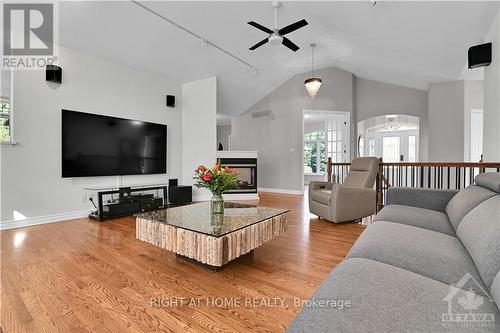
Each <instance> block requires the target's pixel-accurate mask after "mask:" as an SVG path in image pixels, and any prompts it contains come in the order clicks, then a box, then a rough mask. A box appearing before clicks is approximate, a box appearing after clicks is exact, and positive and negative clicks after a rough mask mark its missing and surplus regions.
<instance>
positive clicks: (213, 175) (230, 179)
mask: <svg viewBox="0 0 500 333" xmlns="http://www.w3.org/2000/svg"><path fill="white" fill-rule="evenodd" d="M194 180H195V184H194V185H195V186H196V187H198V188H206V189H207V190H210V192H212V194H214V195H222V193H223V192H224V191H227V190H234V189H237V188H239V186H238V174H237V173H236V172H235V171H234V169H231V168H228V167H222V166H221V165H220V164H219V163H217V164H215V166H214V167H213V168H212V169H209V168H207V167H206V166H204V165H200V166H199V167H198V169H196V170H195V177H194Z"/></svg>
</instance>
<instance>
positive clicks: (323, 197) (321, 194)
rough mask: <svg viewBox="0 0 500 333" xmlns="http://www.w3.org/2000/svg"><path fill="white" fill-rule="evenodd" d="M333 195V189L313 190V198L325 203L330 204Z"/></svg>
mask: <svg viewBox="0 0 500 333" xmlns="http://www.w3.org/2000/svg"><path fill="white" fill-rule="evenodd" d="M331 196H332V191H329V190H327V189H317V190H312V191H311V199H312V200H314V201H317V202H319V203H322V204H324V205H329V204H330V198H331Z"/></svg>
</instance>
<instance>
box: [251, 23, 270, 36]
mask: <svg viewBox="0 0 500 333" xmlns="http://www.w3.org/2000/svg"><path fill="white" fill-rule="evenodd" d="M247 23H248V24H250V25H251V26H252V27H254V28H257V29H259V30H262V31H264V32H267V33H268V34H272V33H273V31H272V30H271V29H268V28H266V27H265V26H263V25H260V24H258V23H257V22H254V21H250V22H247Z"/></svg>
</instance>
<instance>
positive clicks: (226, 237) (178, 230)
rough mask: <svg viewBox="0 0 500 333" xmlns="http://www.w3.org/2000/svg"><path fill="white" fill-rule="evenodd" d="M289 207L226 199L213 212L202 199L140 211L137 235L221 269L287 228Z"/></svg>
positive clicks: (143, 239)
mask: <svg viewBox="0 0 500 333" xmlns="http://www.w3.org/2000/svg"><path fill="white" fill-rule="evenodd" d="M288 211H289V210H288V209H276V208H268V207H261V206H252V205H243V204H236V203H229V202H226V203H225V208H224V214H223V215H220V214H211V212H210V203H209V202H202V203H197V204H191V205H187V206H180V207H174V208H168V209H162V210H157V211H153V212H148V213H143V214H138V215H137V219H136V227H135V228H136V238H137V239H139V240H142V241H144V242H147V243H150V244H153V245H155V246H158V247H160V248H162V249H166V250H169V251H172V252H174V253H176V254H177V255H179V256H183V257H187V258H190V259H192V260H195V261H197V262H199V263H201V264H204V265H205V266H207V267H208V268H211V269H214V270H219V269H220V268H221V267H222V266H224V265H225V264H227V263H228V262H230V261H231V260H234V259H236V258H238V257H240V256H242V255H244V254H246V253H249V252H252V251H253V250H254V249H255V248H257V247H259V246H261V245H262V244H264V243H265V242H267V241H269V240H271V239H272V238H274V237H276V236H278V235H280V234H282V233H284V232H285V228H286V217H285V213H287V212H288Z"/></svg>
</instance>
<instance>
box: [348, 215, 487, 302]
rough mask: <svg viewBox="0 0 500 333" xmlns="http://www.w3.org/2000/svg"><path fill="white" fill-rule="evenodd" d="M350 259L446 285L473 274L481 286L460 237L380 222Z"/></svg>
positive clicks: (360, 240)
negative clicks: (378, 263) (379, 263)
mask: <svg viewBox="0 0 500 333" xmlns="http://www.w3.org/2000/svg"><path fill="white" fill-rule="evenodd" d="M347 258H365V259H372V260H376V261H379V262H383V263H385V264H390V265H393V266H397V267H399V268H403V269H406V270H409V271H412V272H414V273H418V274H421V275H424V276H426V277H429V278H431V279H434V280H438V281H441V282H443V283H446V284H452V283H457V282H459V281H460V280H461V279H462V278H463V277H464V276H465V274H467V273H470V274H471V276H472V277H473V278H474V279H475V280H476V281H478V283H479V284H481V283H482V280H481V277H480V275H479V273H478V271H477V269H476V266H474V262H473V261H472V259H471V257H470V256H469V254H468V253H467V250H466V249H465V248H464V246H463V245H462V243H461V242H460V240H459V239H458V238H457V237H454V236H450V235H445V234H443V233H440V232H436V231H431V230H426V229H422V228H418V227H413V226H409V225H404V224H399V223H393V222H384V221H379V222H377V223H375V224H372V225H370V226H369V227H368V228H367V229H366V230H365V231H364V232H363V233H362V234H361V236H360V237H359V238H358V240H357V241H356V243H354V246H353V247H352V249H351V251H350V252H349V253H348V254H347ZM484 290H486V288H485V286H484V284H481V285H479V286H475V288H474V292H476V293H478V294H484ZM485 296H486V295H485Z"/></svg>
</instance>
